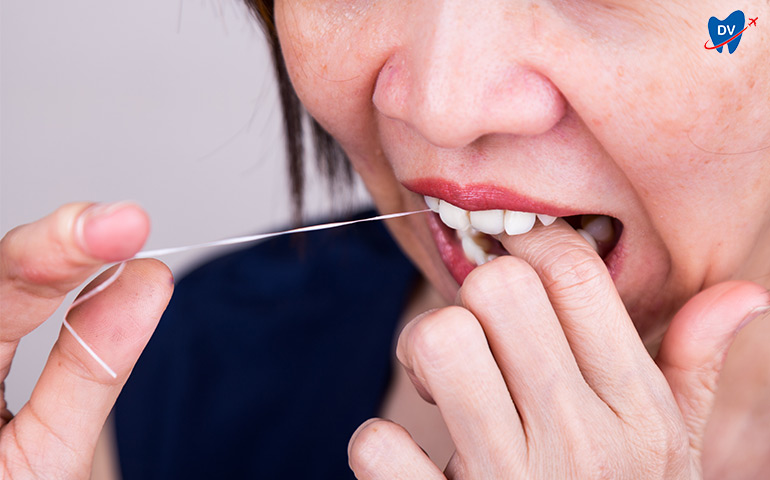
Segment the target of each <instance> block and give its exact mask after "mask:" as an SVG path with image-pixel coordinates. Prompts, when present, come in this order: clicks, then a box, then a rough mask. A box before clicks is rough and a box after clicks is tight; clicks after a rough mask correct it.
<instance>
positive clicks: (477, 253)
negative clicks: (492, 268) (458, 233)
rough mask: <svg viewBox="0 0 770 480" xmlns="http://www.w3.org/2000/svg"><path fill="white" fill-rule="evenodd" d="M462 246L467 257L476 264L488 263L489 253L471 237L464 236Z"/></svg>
mask: <svg viewBox="0 0 770 480" xmlns="http://www.w3.org/2000/svg"><path fill="white" fill-rule="evenodd" d="M462 246H463V252H465V256H466V257H468V260H470V261H471V262H474V263H476V265H483V264H484V263H486V261H487V252H485V251H484V249H483V248H481V245H479V244H478V243H476V242H474V241H473V238H472V237H471V236H470V235H462Z"/></svg>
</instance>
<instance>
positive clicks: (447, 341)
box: [409, 306, 483, 365]
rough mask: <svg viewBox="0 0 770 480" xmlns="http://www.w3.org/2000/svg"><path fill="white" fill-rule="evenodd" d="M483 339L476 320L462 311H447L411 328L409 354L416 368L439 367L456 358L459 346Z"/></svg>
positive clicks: (430, 316)
mask: <svg viewBox="0 0 770 480" xmlns="http://www.w3.org/2000/svg"><path fill="white" fill-rule="evenodd" d="M479 334H481V335H483V332H482V331H481V326H480V325H479V323H478V321H477V320H476V318H475V317H474V316H473V315H472V314H471V313H470V312H469V311H468V310H466V309H464V308H462V307H456V306H452V307H446V308H443V309H441V310H438V311H436V312H434V313H432V314H430V315H428V316H426V317H425V318H423V319H421V320H420V322H419V323H418V324H417V325H415V326H414V328H412V330H411V332H410V339H409V343H410V346H411V348H410V349H409V350H410V354H411V356H412V358H413V360H414V361H415V363H416V364H418V365H438V364H440V363H443V362H444V361H445V360H446V359H447V358H448V357H451V356H453V355H455V354H456V353H457V352H458V350H461V349H458V343H460V342H463V341H466V340H468V339H470V338H473V337H476V336H478V335H479Z"/></svg>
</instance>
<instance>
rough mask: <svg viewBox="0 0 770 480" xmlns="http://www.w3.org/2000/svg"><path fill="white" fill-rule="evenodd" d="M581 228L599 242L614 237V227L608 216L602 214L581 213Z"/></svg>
mask: <svg viewBox="0 0 770 480" xmlns="http://www.w3.org/2000/svg"><path fill="white" fill-rule="evenodd" d="M580 223H581V226H582V227H583V229H584V230H585V231H586V232H588V233H590V234H591V236H592V237H593V238H594V239H596V240H598V241H600V242H609V241H611V240H612V239H614V238H615V228H614V227H613V226H612V220H610V217H607V216H604V215H583V218H582V219H581V221H580Z"/></svg>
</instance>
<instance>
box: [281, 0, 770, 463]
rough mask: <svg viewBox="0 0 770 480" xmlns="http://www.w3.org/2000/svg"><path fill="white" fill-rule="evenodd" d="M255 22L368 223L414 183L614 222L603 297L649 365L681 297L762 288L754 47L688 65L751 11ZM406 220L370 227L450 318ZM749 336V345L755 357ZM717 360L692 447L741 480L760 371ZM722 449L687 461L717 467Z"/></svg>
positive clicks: (653, 6)
mask: <svg viewBox="0 0 770 480" xmlns="http://www.w3.org/2000/svg"><path fill="white" fill-rule="evenodd" d="M275 8H276V10H275V16H276V26H277V29H278V34H279V38H280V41H281V46H282V51H283V55H284V59H285V61H286V65H287V68H288V71H289V74H290V76H291V79H292V83H293V85H294V88H295V90H296V92H297V94H298V96H299V98H300V99H301V100H302V102H303V104H304V105H305V107H306V108H307V110H308V111H309V113H310V114H311V115H312V116H313V117H314V118H315V119H316V120H317V121H318V122H319V123H320V124H321V125H323V126H324V127H325V128H326V130H327V131H329V133H330V134H332V136H334V138H335V139H336V140H337V141H339V143H340V144H341V146H342V147H343V148H344V150H345V151H346V153H347V154H348V156H349V158H350V160H351V162H352V163H353V165H354V167H355V169H356V170H357V171H358V173H359V174H360V175H361V177H362V179H363V181H364V182H365V184H366V185H367V188H368V189H369V191H370V192H371V194H372V197H373V199H374V201H375V203H376V204H377V206H378V208H379V209H380V210H381V211H382V212H383V213H386V212H395V211H406V210H415V209H421V208H424V206H425V203H424V200H423V196H422V194H425V193H428V194H431V195H433V194H432V193H429V192H426V191H424V188H423V187H421V185H424V184H425V183H426V182H427V183H429V184H436V183H438V184H440V188H438V191H445V190H447V189H450V190H451V189H458V190H462V191H463V192H466V193H467V192H470V193H467V195H468V196H470V197H472V196H473V195H474V194H473V192H474V191H477V190H479V191H484V189H485V188H486V189H488V188H489V187H493V188H496V189H502V190H505V191H507V192H513V193H514V194H515V195H519V196H521V197H524V198H526V199H528V200H530V201H532V202H533V204H543V205H547V206H548V208H552V209H555V210H564V211H565V212H566V211H569V212H570V213H571V214H578V213H579V214H603V215H609V216H611V217H614V218H616V219H618V220H620V221H621V222H622V224H623V235H624V237H623V242H624V244H623V251H622V254H623V255H622V263H621V264H620V266H619V268H618V269H617V271H613V272H612V273H613V276H612V280H613V282H614V285H615V288H617V292H618V293H619V295H620V298H621V299H622V301H623V304H624V305H625V308H626V310H627V311H628V314H629V315H630V317H631V319H632V320H633V322H634V325H635V327H636V328H637V330H638V332H639V334H640V335H641V337H642V340H643V341H644V343H645V345H646V347H647V348H648V350H649V351H650V352H653V353H654V352H656V351H657V350H658V348H659V347H660V342H661V339H662V337H663V335H664V334H665V333H666V330H667V328H668V326H669V324H670V322H671V319H672V318H673V317H674V315H675V314H676V313H677V311H679V309H680V308H682V306H683V305H684V304H685V303H686V302H687V301H688V300H689V299H691V298H692V297H693V296H694V295H695V294H696V293H698V292H700V291H702V290H704V289H706V288H708V287H710V286H713V285H715V284H718V283H719V282H723V281H726V280H731V279H740V280H750V281H753V282H756V283H758V284H760V285H762V286H764V288H765V289H767V288H768V287H769V286H770V242H767V241H766V239H767V238H770V160H769V157H768V155H770V153H769V152H770V150H768V149H767V147H768V146H770V115H768V114H767V113H768V112H767V109H768V103H767V101H766V99H768V98H770V66H768V65H767V62H763V61H762V58H763V57H764V56H765V55H766V52H767V51H768V50H769V49H770V30H768V29H767V28H753V29H749V30H748V31H747V32H746V34H745V35H744V37H743V38H742V43H741V44H740V48H739V49H738V50H737V51H736V52H735V54H733V55H731V56H728V55H727V54H726V52H725V53H723V54H721V55H720V54H718V53H716V52H715V51H709V50H705V49H704V48H703V42H705V40H706V39H707V38H708V34H707V30H706V23H707V21H708V18H709V17H710V16H712V15H713V16H716V17H718V18H725V17H726V16H727V15H729V14H730V13H731V12H732V11H733V10H735V9H737V8H742V9H743V10H744V12H746V14H747V16H750V17H757V16H759V18H760V22H761V19H762V18H768V17H770V15H768V14H770V7H769V6H768V3H767V2H765V1H753V2H747V3H744V4H741V5H739V6H726V5H724V2H716V1H708V2H701V1H698V2H696V1H688V2H676V3H672V2H637V1H630V0H629V1H623V0H620V1H606V2H605V1H564V2H547V1H543V2H536V1H531V2H520V1H489V2H481V3H473V4H472V5H471V4H470V2H467V1H459V0H457V1H453V0H446V1H430V2H421V1H388V2H386V1H363V0H362V1H341V0H328V1H311V0H291V1H289V0H285V1H284V0H278V1H277V2H276V3H275ZM763 99H764V100H763ZM479 186H481V187H483V188H480V189H479V188H478V187H479ZM433 196H440V195H433ZM474 200H475V201H479V199H478V198H475V199H474ZM490 208H503V207H500V206H495V207H490ZM533 211H537V210H533ZM424 217H425V216H422V215H421V216H415V217H410V218H407V219H403V220H399V221H397V222H391V223H390V228H391V230H392V232H393V233H394V235H395V237H396V239H397V240H398V241H399V243H400V244H401V245H402V247H403V248H404V250H405V252H406V253H407V254H408V255H409V256H410V257H411V258H412V259H413V260H414V261H415V263H416V264H417V265H418V266H419V267H420V268H421V269H422V271H423V272H424V273H425V275H426V277H427V278H428V279H429V280H430V282H431V283H432V284H433V286H434V287H435V288H436V289H437V290H438V291H439V292H440V293H441V295H442V296H443V297H444V298H446V299H448V300H452V299H455V298H456V296H457V292H458V284H457V282H456V281H455V279H454V278H453V276H452V274H451V273H450V271H449V269H448V268H447V265H445V263H444V261H443V260H442V257H441V255H440V253H439V248H438V247H437V245H436V240H435V239H434V237H433V235H432V234H431V229H430V227H429V225H428V222H427V221H426V219H425V218H424ZM506 246H507V244H506ZM768 323H769V322H767V321H766V322H764V324H761V325H756V326H754V325H752V327H751V328H752V329H753V330H752V334H751V335H753V336H754V338H757V337H759V338H762V337H764V338H766V335H767V332H768V327H767V324H768ZM734 350H735V352H736V353H735V354H733V353H731V357H730V360H729V361H728V363H727V367H726V370H725V376H726V378H724V379H723V384H725V385H729V388H727V389H724V390H720V396H719V397H718V399H717V409H716V414H715V416H714V418H715V419H718V421H717V422H712V424H711V425H710V427H709V428H710V432H712V435H711V437H714V438H722V439H724V438H726V437H727V436H729V435H733V436H741V435H743V436H744V437H745V438H752V439H753V440H752V441H750V442H748V441H747V443H745V444H744V445H747V446H749V448H747V449H746V450H745V451H747V452H749V451H750V452H752V454H755V457H754V458H753V463H752V465H755V464H756V463H757V460H756V459H757V458H760V456H761V455H764V454H765V453H767V452H765V451H764V450H761V448H762V447H758V446H757V445H767V443H768V442H767V437H766V435H764V436H763V434H757V432H758V431H760V430H764V427H761V425H767V424H768V422H767V421H766V420H765V419H767V418H769V415H768V412H767V399H768V378H770V372H768V369H767V368H766V367H763V365H767V364H768V359H770V352H768V349H767V348H766V347H765V346H764V345H762V344H760V342H752V341H751V340H750V339H749V337H748V336H743V337H741V338H739V340H738V342H736V346H735V348H734ZM730 372H734V373H736V375H731V374H730ZM741 372H742V373H743V374H744V375H742V376H741V375H740V374H738V373H741ZM763 406H764V407H763ZM736 418H740V419H741V421H740V422H739V421H736ZM751 418H753V419H755V420H756V421H755V422H754V424H753V425H752V424H751V423H752V421H751V420H748V419H751ZM757 419H758V420H757ZM410 431H411V429H410ZM747 432H748V434H747ZM716 443H718V442H716ZM708 445H715V443H714V442H712V443H707V450H708V448H709V447H708ZM727 448H729V447H724V448H722V449H721V450H720V447H718V446H714V447H713V448H712V450H713V451H715V452H717V453H716V454H711V455H709V456H706V458H709V459H711V460H712V461H714V462H717V463H718V462H719V461H721V460H715V459H718V457H719V453H718V452H720V451H721V452H722V456H725V455H726V454H725V453H724V451H725V449H727ZM732 448H735V444H733V445H732ZM758 448H759V449H760V450H759V451H758V450H757V449H758ZM757 452H759V453H757ZM749 456H751V455H750V454H749ZM733 463H737V461H736V462H733ZM749 463H751V461H750V462H749ZM715 470H716V469H715ZM733 473H735V472H734V471H733ZM716 478H719V477H716ZM747 478H748V477H747Z"/></svg>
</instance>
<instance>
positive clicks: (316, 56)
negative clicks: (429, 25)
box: [276, 1, 393, 157]
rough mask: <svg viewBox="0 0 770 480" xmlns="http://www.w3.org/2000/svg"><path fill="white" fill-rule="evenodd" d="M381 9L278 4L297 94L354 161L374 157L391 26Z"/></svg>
mask: <svg viewBox="0 0 770 480" xmlns="http://www.w3.org/2000/svg"><path fill="white" fill-rule="evenodd" d="M381 3H386V2H362V1H360V2H356V1H353V2H343V1H320V2H319V1H278V2H276V27H277V29H278V36H279V39H280V43H281V48H282V51H283V55H284V59H285V61H286V65H287V69H288V72H289V76H290V77H291V80H292V83H293V85H294V89H295V91H296V92H297V95H298V97H299V98H300V100H301V101H302V103H303V104H304V106H305V108H306V109H307V111H308V112H309V113H310V114H311V115H312V116H313V118H315V119H316V120H317V121H318V122H319V123H320V124H321V125H322V126H323V127H324V128H325V129H326V130H327V131H328V132H329V133H330V134H332V136H334V137H335V138H336V139H337V140H338V141H339V142H340V144H341V145H342V146H343V148H344V149H345V150H346V152H347V153H348V155H349V156H351V157H356V156H360V155H361V154H363V152H366V151H371V147H372V143H371V139H372V138H374V137H375V135H374V133H375V130H374V127H375V126H374V124H373V122H372V118H373V116H372V113H373V112H372V104H371V96H372V86H373V85H374V82H375V80H376V77H377V74H378V73H379V69H380V67H381V66H382V64H383V63H384V62H385V58H386V54H387V50H388V46H387V44H386V42H385V39H387V38H388V37H389V36H390V37H393V35H392V34H389V31H390V24H389V21H388V20H387V19H388V17H387V15H386V12H384V11H383V8H382V6H381Z"/></svg>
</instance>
